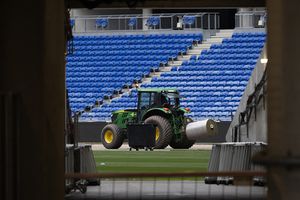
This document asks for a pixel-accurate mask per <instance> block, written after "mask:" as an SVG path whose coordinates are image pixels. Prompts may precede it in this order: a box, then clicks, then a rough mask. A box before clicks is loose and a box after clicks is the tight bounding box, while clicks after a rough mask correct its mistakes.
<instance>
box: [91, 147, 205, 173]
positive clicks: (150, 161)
mask: <svg viewBox="0 0 300 200" xmlns="http://www.w3.org/2000/svg"><path fill="white" fill-rule="evenodd" d="M209 156H210V151H206V150H162V151H158V150H154V151H116V150H103V151H94V157H95V161H96V166H97V170H98V172H99V173H126V172H128V173H130V172H137V173H139V172H191V171H207V166H208V160H209Z"/></svg>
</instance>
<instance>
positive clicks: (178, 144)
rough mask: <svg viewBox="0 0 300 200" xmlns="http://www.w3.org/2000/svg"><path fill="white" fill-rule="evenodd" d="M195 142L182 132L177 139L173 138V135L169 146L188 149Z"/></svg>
mask: <svg viewBox="0 0 300 200" xmlns="http://www.w3.org/2000/svg"><path fill="white" fill-rule="evenodd" d="M194 144H195V141H194V140H189V139H188V138H187V137H186V135H185V134H184V135H183V136H182V138H181V139H180V140H179V141H176V140H175V135H174V137H173V138H172V141H171V143H170V146H171V147H172V148H173V149H189V148H191V147H192V146H193V145H194Z"/></svg>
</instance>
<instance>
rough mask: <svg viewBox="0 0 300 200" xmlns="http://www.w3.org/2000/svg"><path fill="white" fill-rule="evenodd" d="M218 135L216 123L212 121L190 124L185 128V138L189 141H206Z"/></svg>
mask: <svg viewBox="0 0 300 200" xmlns="http://www.w3.org/2000/svg"><path fill="white" fill-rule="evenodd" d="M217 135H218V125H217V122H216V121H214V120H212V119H206V120H202V121H196V122H191V123H189V124H188V125H187V126H186V136H187V138H188V139H189V140H198V141H199V140H201V139H207V138H211V137H214V136H217Z"/></svg>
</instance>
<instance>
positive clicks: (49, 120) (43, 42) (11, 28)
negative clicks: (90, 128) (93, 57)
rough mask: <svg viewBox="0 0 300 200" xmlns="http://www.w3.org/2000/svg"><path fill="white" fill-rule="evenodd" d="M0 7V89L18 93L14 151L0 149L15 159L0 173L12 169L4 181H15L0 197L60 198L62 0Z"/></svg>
mask: <svg viewBox="0 0 300 200" xmlns="http://www.w3.org/2000/svg"><path fill="white" fill-rule="evenodd" d="M1 6H2V9H1V10H2V11H1V14H0V15H1V23H2V24H1V27H2V29H1V33H0V40H1V41H0V44H1V48H0V49H1V50H0V51H1V55H2V56H1V59H0V66H1V67H0V92H1V93H7V92H12V93H16V94H19V95H20V102H19V107H18V108H17V109H18V110H17V113H19V121H16V120H11V124H12V127H15V128H16V129H17V130H19V131H18V135H17V136H16V137H15V138H13V140H15V141H16V143H15V144H16V145H13V146H12V148H13V149H14V150H15V151H14V152H9V151H5V150H4V149H3V148H2V147H1V148H0V152H1V155H14V159H16V162H15V163H14V164H13V165H12V166H4V168H1V175H2V174H3V173H5V172H6V171H7V169H8V168H10V169H13V170H14V172H13V173H12V174H9V175H8V177H7V179H10V178H12V179H13V178H15V179H16V180H17V181H16V182H14V183H13V186H12V188H11V189H12V190H9V189H6V194H5V193H2V192H1V194H0V199H6V200H10V199H16V200H17V199H18V200H22V199H31V200H40V199H45V200H52V199H57V200H59V199H64V104H65V65H64V1H61V0H27V1H18V2H17V3H16V2H15V1H4V2H2V3H1ZM1 120H3V119H1ZM0 124H1V123H0ZM0 134H1V136H4V132H0ZM1 142H2V141H1ZM15 176H17V177H15ZM1 180H2V179H1ZM2 186H3V185H1V188H2ZM3 187H4V186H3ZM1 191H2V190H1ZM10 191H12V192H13V194H14V195H12V194H9V193H10ZM3 195H4V198H2V197H3ZM6 197H7V198H6Z"/></svg>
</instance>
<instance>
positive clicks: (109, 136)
mask: <svg viewBox="0 0 300 200" xmlns="http://www.w3.org/2000/svg"><path fill="white" fill-rule="evenodd" d="M113 139H114V134H113V132H112V131H111V130H107V131H105V133H104V140H105V142H106V143H108V144H109V143H111V142H112V141H113Z"/></svg>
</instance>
